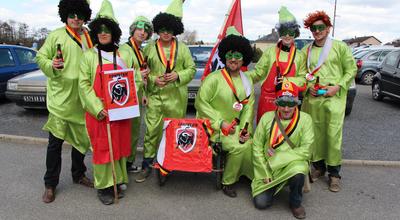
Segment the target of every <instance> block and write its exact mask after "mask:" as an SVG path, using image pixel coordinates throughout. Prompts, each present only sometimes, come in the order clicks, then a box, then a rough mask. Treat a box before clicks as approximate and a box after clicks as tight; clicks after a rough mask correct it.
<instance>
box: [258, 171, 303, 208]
mask: <svg viewBox="0 0 400 220" xmlns="http://www.w3.org/2000/svg"><path fill="white" fill-rule="evenodd" d="M288 185H289V189H290V193H289V205H290V207H292V208H298V207H299V206H300V205H301V201H302V200H303V185H304V174H301V173H299V174H296V175H294V176H293V177H291V178H290V179H289V180H288ZM275 190H276V188H275V187H274V188H271V189H268V190H266V191H264V192H262V193H260V194H258V195H257V196H255V197H254V199H253V202H254V206H255V207H256V208H257V209H266V208H268V207H270V206H271V205H272V200H273V198H274V194H275Z"/></svg>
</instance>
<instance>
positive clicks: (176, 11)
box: [165, 0, 185, 18]
mask: <svg viewBox="0 0 400 220" xmlns="http://www.w3.org/2000/svg"><path fill="white" fill-rule="evenodd" d="M184 1H185V0H172V2H171V3H170V4H169V6H168V8H167V10H165V13H167V14H171V15H174V16H176V17H178V18H182V17H183V2H184Z"/></svg>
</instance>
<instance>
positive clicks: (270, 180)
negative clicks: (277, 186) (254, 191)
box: [263, 177, 272, 184]
mask: <svg viewBox="0 0 400 220" xmlns="http://www.w3.org/2000/svg"><path fill="white" fill-rule="evenodd" d="M263 182H264V183H265V184H268V183H270V182H272V179H271V178H268V177H267V178H264V179H263Z"/></svg>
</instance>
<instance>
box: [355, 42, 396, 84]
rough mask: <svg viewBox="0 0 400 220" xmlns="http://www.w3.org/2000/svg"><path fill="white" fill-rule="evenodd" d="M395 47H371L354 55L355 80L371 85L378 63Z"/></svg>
mask: <svg viewBox="0 0 400 220" xmlns="http://www.w3.org/2000/svg"><path fill="white" fill-rule="evenodd" d="M394 49H395V48H386V49H371V50H368V51H366V52H364V53H363V52H362V53H358V54H356V55H355V57H354V58H355V59H356V63H357V75H356V80H357V81H359V82H360V83H362V84H365V85H371V83H372V79H373V77H374V75H375V73H376V72H378V65H379V64H380V63H381V62H382V60H383V59H384V58H385V56H386V55H387V54H388V53H390V52H391V51H393V50H394Z"/></svg>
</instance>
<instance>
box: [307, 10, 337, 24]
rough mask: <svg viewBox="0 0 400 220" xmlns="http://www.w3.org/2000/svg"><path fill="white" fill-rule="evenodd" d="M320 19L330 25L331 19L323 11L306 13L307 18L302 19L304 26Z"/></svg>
mask: <svg viewBox="0 0 400 220" xmlns="http://www.w3.org/2000/svg"><path fill="white" fill-rule="evenodd" d="M319 20H321V21H322V22H324V24H325V25H326V26H328V27H332V23H331V19H330V18H329V16H328V15H327V14H326V13H325V12H324V11H316V12H313V13H310V14H308V15H307V18H306V19H304V27H305V28H310V27H311V25H312V24H313V23H314V22H316V21H319Z"/></svg>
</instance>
